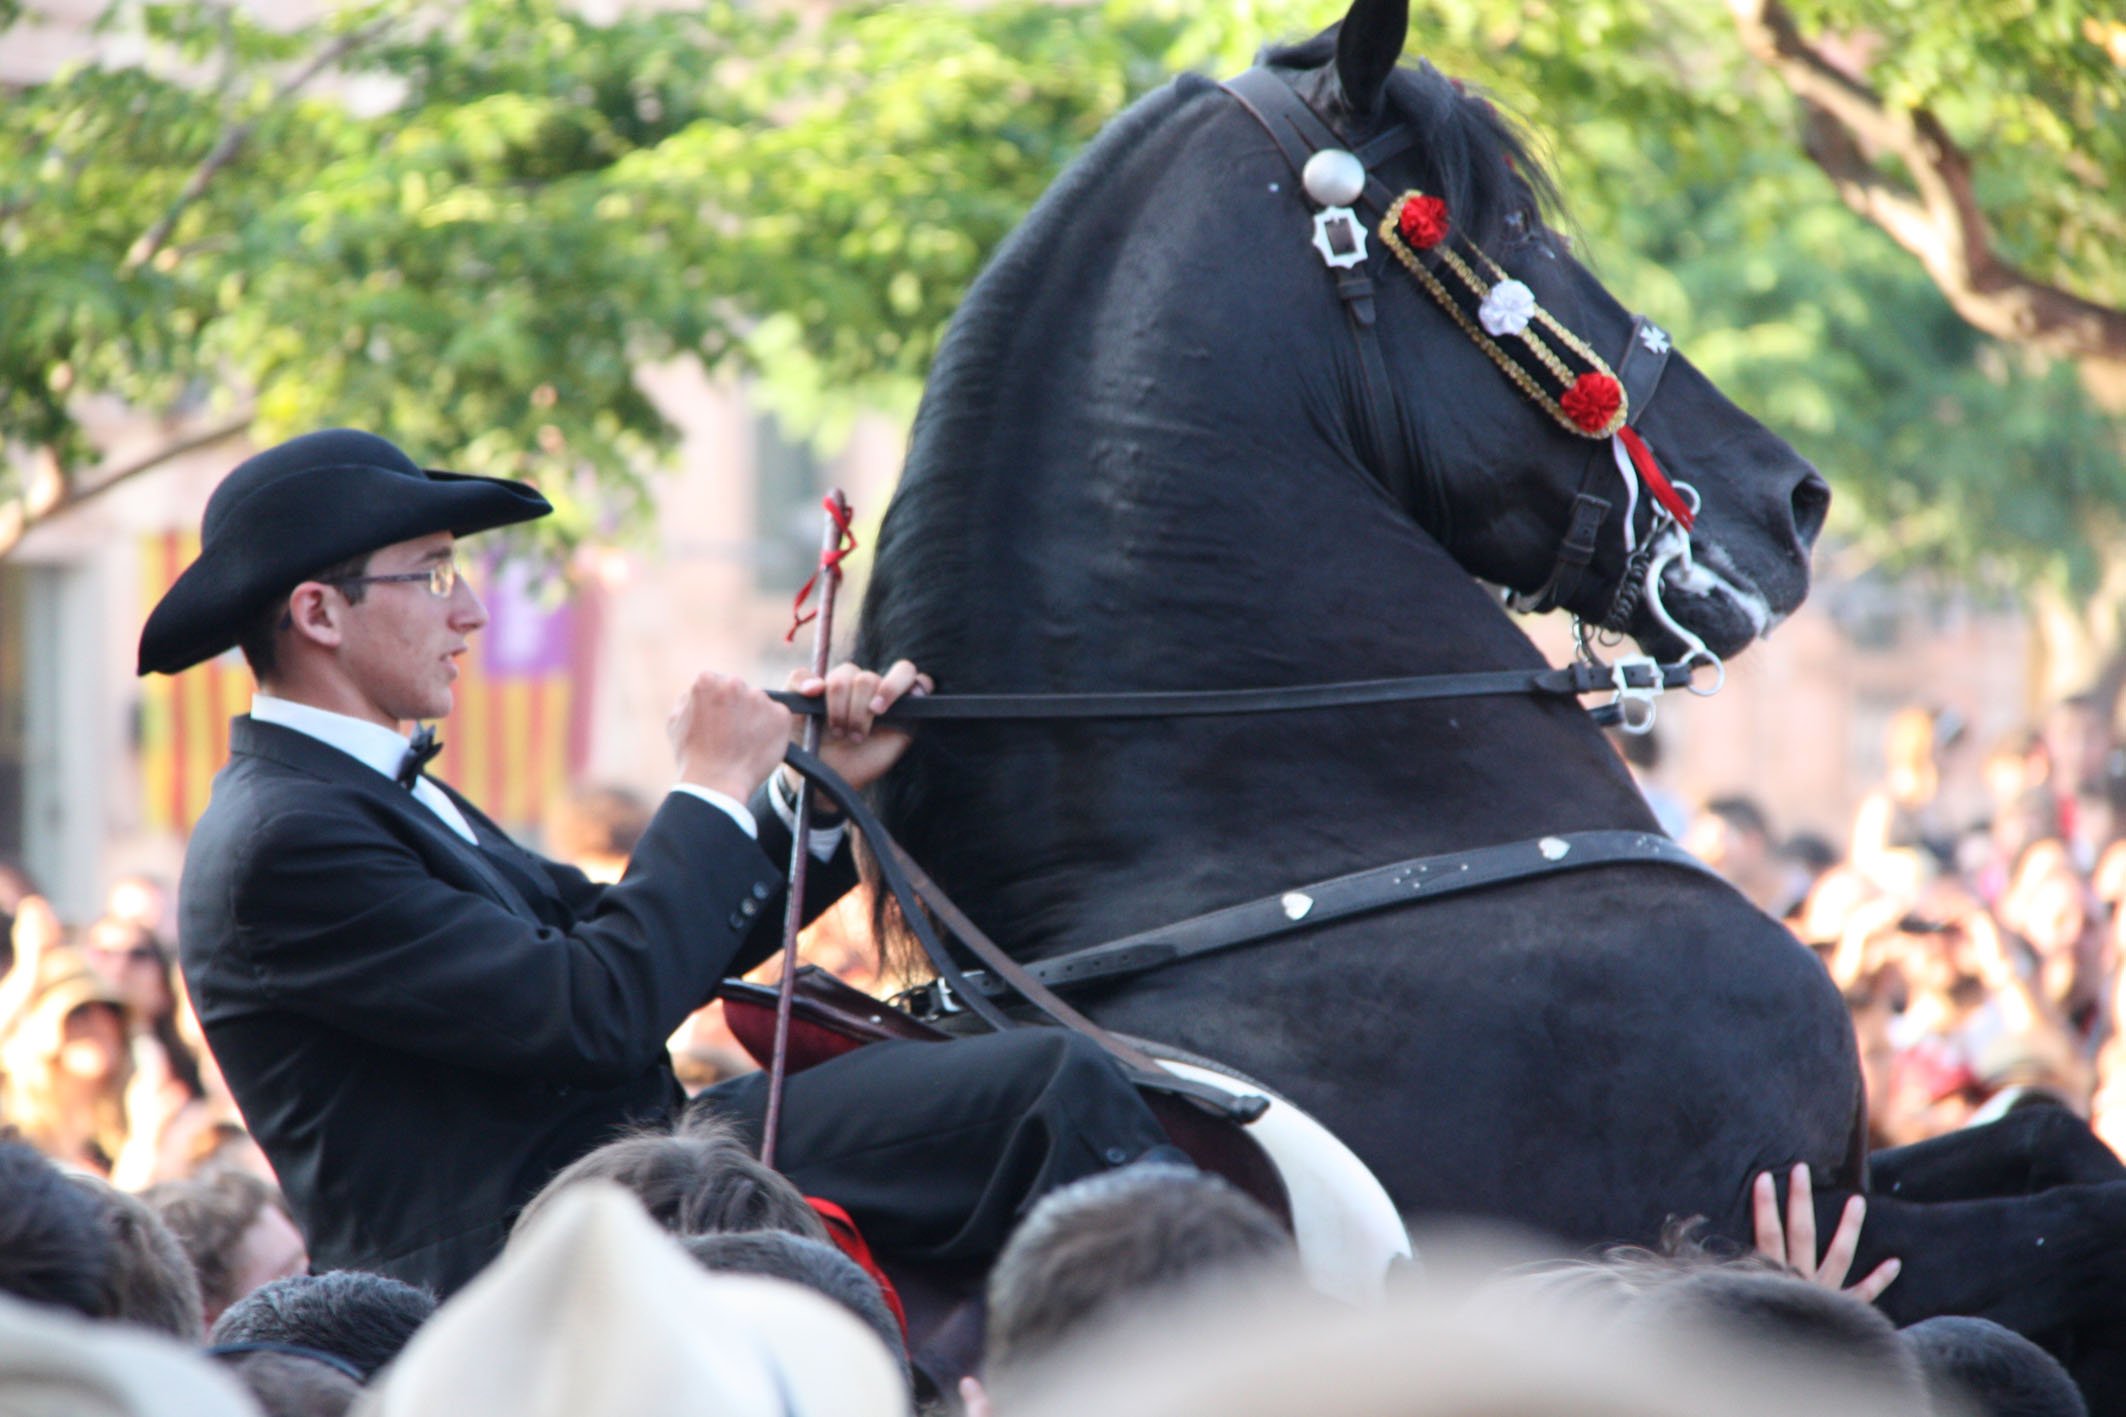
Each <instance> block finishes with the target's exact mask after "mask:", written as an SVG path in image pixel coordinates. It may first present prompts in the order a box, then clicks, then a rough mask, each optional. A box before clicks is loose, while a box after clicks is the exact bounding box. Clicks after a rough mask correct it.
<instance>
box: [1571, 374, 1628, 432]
mask: <svg viewBox="0 0 2126 1417" xmlns="http://www.w3.org/2000/svg"><path fill="white" fill-rule="evenodd" d="M1558 407H1559V408H1562V409H1564V410H1565V416H1566V417H1567V418H1569V419H1571V420H1572V421H1573V423H1574V424H1576V425H1577V426H1578V427H1579V428H1580V429H1581V430H1582V431H1583V432H1586V433H1591V434H1595V435H1600V434H1602V433H1604V432H1606V431H1608V429H1609V425H1610V423H1611V422H1612V421H1613V420H1614V419H1615V418H1616V416H1617V410H1618V409H1621V408H1622V407H1624V387H1623V385H1621V384H1619V383H1618V382H1617V381H1616V380H1615V379H1614V378H1613V377H1611V376H1610V375H1608V374H1597V373H1594V372H1592V371H1589V372H1588V373H1585V374H1582V375H1581V376H1580V377H1579V378H1577V379H1575V380H1573V383H1572V387H1571V388H1569V389H1567V390H1566V391H1565V395H1564V397H1563V398H1560V399H1559V400H1558Z"/></svg>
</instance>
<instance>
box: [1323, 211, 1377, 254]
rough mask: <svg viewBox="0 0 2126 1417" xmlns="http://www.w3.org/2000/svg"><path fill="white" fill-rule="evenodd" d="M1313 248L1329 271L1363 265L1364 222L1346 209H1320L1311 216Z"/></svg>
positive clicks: (1364, 246)
mask: <svg viewBox="0 0 2126 1417" xmlns="http://www.w3.org/2000/svg"><path fill="white" fill-rule="evenodd" d="M1314 249H1315V250H1317V251H1319V252H1321V259H1322V264H1324V265H1326V266H1330V267H1332V268H1336V267H1344V266H1356V265H1362V264H1364V262H1365V259H1366V227H1365V223H1364V222H1362V221H1360V220H1359V219H1358V213H1356V212H1354V211H1352V210H1351V209H1350V208H1349V207H1323V208H1322V209H1321V210H1320V211H1318V212H1316V213H1314Z"/></svg>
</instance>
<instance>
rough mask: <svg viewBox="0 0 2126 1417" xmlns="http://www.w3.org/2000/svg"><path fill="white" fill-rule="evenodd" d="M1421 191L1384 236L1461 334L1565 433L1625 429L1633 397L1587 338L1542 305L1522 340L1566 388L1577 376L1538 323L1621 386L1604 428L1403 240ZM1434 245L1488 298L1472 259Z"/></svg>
mask: <svg viewBox="0 0 2126 1417" xmlns="http://www.w3.org/2000/svg"><path fill="white" fill-rule="evenodd" d="M1422 195H1423V194H1422V193H1420V192H1405V193H1403V195H1402V196H1401V197H1400V198H1399V199H1397V200H1396V202H1395V203H1394V204H1393V205H1392V206H1390V207H1389V208H1388V214H1387V215H1386V216H1384V217H1382V218H1381V223H1380V238H1381V240H1382V241H1384V242H1386V243H1387V246H1388V249H1389V250H1390V251H1393V252H1394V253H1395V258H1396V259H1397V260H1399V261H1401V262H1402V263H1403V265H1404V266H1405V267H1407V268H1408V270H1409V272H1410V274H1412V275H1413V276H1416V277H1417V283H1418V284H1419V285H1421V286H1423V287H1424V288H1425V290H1426V292H1427V293H1428V294H1430V295H1431V296H1432V298H1433V299H1434V300H1436V301H1438V302H1439V304H1440V305H1441V306H1442V307H1443V308H1444V309H1445V310H1446V312H1447V313H1448V314H1449V315H1450V316H1452V317H1453V318H1454V323H1455V324H1457V325H1460V326H1461V327H1462V332H1463V333H1464V334H1466V335H1468V336H1469V338H1470V339H1472V340H1475V341H1476V344H1477V348H1479V349H1481V350H1483V351H1484V353H1486V354H1488V355H1490V356H1491V362H1492V363H1494V364H1496V365H1498V367H1499V369H1500V371H1501V372H1503V373H1504V374H1505V376H1506V377H1507V378H1509V379H1511V380H1512V381H1513V382H1514V384H1515V385H1516V386H1518V387H1519V389H1520V391H1521V392H1522V393H1524V394H1526V395H1528V397H1529V398H1530V399H1532V400H1534V402H1535V403H1536V404H1537V405H1538V406H1539V407H1541V408H1542V409H1543V410H1544V411H1545V412H1547V413H1548V414H1549V415H1550V416H1551V417H1552V418H1553V419H1555V420H1557V423H1558V426H1560V427H1561V428H1563V429H1564V430H1565V431H1566V432H1568V433H1572V434H1575V435H1576V436H1578V437H1582V438H1607V437H1609V436H1610V435H1611V434H1612V433H1615V432H1616V431H1617V430H1618V429H1619V428H1622V427H1623V426H1624V424H1625V423H1626V422H1627V421H1628V420H1629V419H1630V417H1631V398H1630V395H1628V394H1627V393H1626V392H1625V391H1624V382H1623V380H1621V379H1619V378H1617V376H1616V373H1615V371H1614V370H1612V369H1611V368H1610V367H1609V365H1608V363H1607V362H1605V361H1604V360H1603V358H1602V357H1601V356H1600V355H1598V354H1596V353H1595V352H1594V351H1593V350H1592V349H1590V348H1588V346H1587V342H1586V341H1585V340H1583V339H1581V338H1580V337H1579V336H1578V335H1576V334H1574V333H1573V332H1572V331H1571V330H1568V329H1566V328H1565V327H1564V326H1563V325H1561V324H1559V323H1558V321H1557V320H1556V318H1555V317H1553V316H1552V315H1551V313H1550V312H1549V311H1548V310H1546V309H1544V308H1543V307H1542V306H1540V305H1538V306H1536V307H1535V311H1534V314H1533V315H1532V316H1531V317H1530V320H1529V328H1527V329H1524V330H1522V331H1521V341H1522V342H1523V343H1524V344H1526V345H1527V346H1528V352H1529V353H1530V354H1532V355H1534V356H1535V358H1536V362H1537V363H1539V364H1541V365H1542V366H1543V367H1544V368H1545V369H1546V370H1548V371H1549V372H1550V374H1551V376H1552V377H1553V378H1555V379H1556V380H1557V381H1558V382H1559V383H1560V384H1562V385H1564V386H1565V388H1567V389H1570V388H1572V386H1573V385H1574V383H1575V382H1577V380H1578V376H1577V375H1575V374H1574V373H1573V372H1572V370H1571V369H1570V368H1568V367H1567V366H1566V363H1565V361H1564V360H1563V359H1562V358H1561V357H1559V355H1558V353H1557V351H1556V350H1554V349H1552V348H1551V347H1550V346H1549V344H1547V343H1546V342H1545V341H1544V340H1543V338H1542V336H1541V335H1540V334H1538V333H1537V332H1536V329H1535V326H1537V325H1540V326H1542V327H1543V328H1544V329H1546V330H1548V331H1549V332H1550V333H1551V334H1552V335H1554V336H1556V338H1557V340H1558V343H1560V344H1562V345H1564V346H1565V348H1566V349H1567V350H1569V351H1570V352H1572V353H1573V354H1575V355H1578V356H1579V357H1580V358H1581V359H1582V360H1584V361H1585V362H1586V363H1587V364H1588V366H1589V368H1590V369H1591V371H1592V372H1594V373H1597V374H1601V375H1603V376H1605V377H1607V378H1608V379H1609V381H1610V382H1611V383H1612V384H1613V385H1614V386H1615V387H1616V390H1617V411H1616V412H1615V413H1614V414H1612V415H1611V416H1610V418H1609V421H1608V422H1607V423H1604V424H1603V425H1602V426H1601V427H1600V428H1595V429H1588V428H1582V427H1581V426H1580V425H1579V424H1578V423H1577V422H1575V421H1574V420H1573V417H1572V415H1571V414H1569V413H1567V412H1566V411H1565V409H1564V406H1563V405H1561V404H1560V403H1559V402H1558V400H1557V397H1556V396H1555V395H1553V394H1551V393H1550V392H1549V391H1548V390H1546V389H1544V388H1543V386H1542V385H1541V384H1539V383H1538V382H1536V377H1535V375H1533V374H1531V373H1529V372H1528V371H1527V370H1526V369H1524V368H1523V367H1521V364H1520V362H1519V361H1518V360H1516V359H1514V358H1513V356H1511V355H1509V354H1508V353H1506V351H1505V350H1504V349H1502V348H1500V347H1499V344H1498V341H1496V340H1494V339H1493V338H1492V337H1491V335H1490V334H1489V332H1487V331H1486V330H1485V329H1484V327H1483V326H1482V325H1480V324H1478V323H1477V322H1476V321H1475V320H1474V319H1473V318H1471V317H1470V315H1469V312H1468V311H1466V310H1464V309H1463V308H1462V306H1461V304H1460V302H1458V301H1457V300H1456V299H1455V298H1454V295H1453V293H1452V292H1451V291H1449V290H1448V289H1447V287H1446V286H1445V285H1443V284H1441V283H1440V279H1439V277H1438V276H1435V275H1434V274H1432V272H1431V270H1430V269H1429V268H1428V267H1427V266H1426V265H1425V263H1424V261H1423V260H1422V259H1420V258H1419V256H1418V254H1417V252H1416V251H1414V250H1412V249H1411V247H1410V244H1409V243H1408V242H1406V241H1404V240H1403V233H1402V212H1403V207H1404V205H1405V204H1406V203H1408V202H1410V201H1411V200H1413V199H1414V198H1417V197H1419V196H1422ZM1447 239H1448V240H1452V239H1454V238H1453V237H1452V236H1450V237H1448V238H1447ZM1435 249H1437V250H1438V251H1439V254H1440V260H1441V263H1442V264H1444V265H1445V266H1446V267H1447V269H1448V270H1450V271H1452V272H1454V274H1455V276H1456V278H1457V279H1459V280H1460V281H1461V283H1462V284H1463V285H1465V286H1467V287H1468V288H1469V290H1470V291H1471V293H1473V294H1474V295H1475V296H1476V298H1477V299H1478V300H1479V301H1482V300H1483V299H1484V297H1485V296H1487V295H1488V294H1490V292H1491V285H1490V284H1489V283H1487V282H1486V281H1484V280H1483V279H1482V278H1480V277H1479V276H1478V275H1477V273H1476V272H1475V271H1473V270H1471V269H1470V268H1469V263H1468V262H1467V261H1465V260H1463V259H1462V257H1461V255H1460V253H1458V252H1456V251H1455V250H1454V249H1453V248H1452V247H1449V246H1446V245H1445V244H1442V245H1441V246H1439V247H1437V248H1435ZM1471 249H1472V250H1474V249H1475V248H1474V247H1472V248H1471ZM1476 258H1477V259H1478V260H1479V261H1482V262H1483V263H1484V265H1485V267H1486V268H1487V269H1489V270H1490V272H1491V273H1492V275H1493V276H1494V277H1495V278H1496V279H1497V280H1507V279H1510V278H1511V277H1510V276H1509V275H1508V274H1507V272H1506V271H1505V270H1504V269H1503V268H1502V267H1500V265H1499V264H1498V263H1497V262H1496V261H1494V260H1492V259H1491V258H1490V257H1489V256H1487V255H1485V254H1484V253H1483V252H1482V251H1477V252H1476Z"/></svg>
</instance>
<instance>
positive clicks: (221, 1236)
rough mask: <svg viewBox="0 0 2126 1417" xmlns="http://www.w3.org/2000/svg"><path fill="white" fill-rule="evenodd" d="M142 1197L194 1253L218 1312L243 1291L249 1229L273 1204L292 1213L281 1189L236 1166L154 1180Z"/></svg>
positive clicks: (205, 1295) (206, 1294)
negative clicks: (241, 1252) (242, 1255)
mask: <svg viewBox="0 0 2126 1417" xmlns="http://www.w3.org/2000/svg"><path fill="white" fill-rule="evenodd" d="M141 1198H142V1199H143V1200H145V1201H146V1202H147V1203H148V1204H149V1205H151V1206H153V1207H155V1213H156V1214H158V1215H160V1216H161V1217H162V1219H163V1223H164V1224H165V1225H168V1226H169V1227H170V1229H171V1231H172V1232H173V1233H175V1234H176V1236H177V1241H178V1243H179V1244H181V1245H183V1246H184V1247H185V1253H186V1254H187V1255H189V1256H191V1258H192V1268H193V1269H194V1271H196V1272H197V1273H198V1275H199V1293H200V1298H201V1299H202V1300H203V1301H204V1302H205V1304H206V1306H207V1312H209V1313H212V1314H219V1313H220V1312H221V1311H222V1310H224V1309H226V1308H228V1307H229V1306H230V1305H231V1304H233V1303H235V1302H236V1301H237V1300H238V1299H241V1298H242V1297H243V1295H241V1294H238V1293H237V1292H236V1284H237V1273H236V1262H237V1259H238V1253H237V1252H238V1249H239V1247H240V1246H241V1244H242V1242H243V1238H244V1236H245V1234H246V1233H247V1232H249V1230H250V1229H251V1227H252V1226H253V1225H255V1224H256V1223H257V1222H258V1218H259V1216H260V1215H261V1214H263V1213H264V1212H265V1210H266V1208H267V1207H268V1206H271V1207H273V1208H274V1209H275V1210H278V1211H279V1212H280V1213H281V1214H283V1215H288V1204H287V1202H286V1201H284V1200H282V1199H281V1194H280V1192H279V1191H277V1190H275V1189H274V1188H273V1186H272V1185H271V1184H270V1183H268V1182H267V1181H266V1180H264V1179H263V1178H262V1177H259V1176H256V1175H253V1174H252V1173H251V1172H249V1171H245V1170H242V1169H241V1168H239V1167H235V1166H214V1167H209V1168H208V1169H206V1170H205V1171H202V1172H200V1173H199V1174H198V1175H197V1176H193V1177H191V1178H189V1179H187V1180H183V1181H165V1182H163V1183H162V1184H161V1185H157V1186H150V1187H149V1188H148V1189H147V1190H146V1191H144V1192H142V1193H141ZM289 1218H290V1219H291V1220H292V1219H293V1218H294V1217H293V1216H290V1217H289Z"/></svg>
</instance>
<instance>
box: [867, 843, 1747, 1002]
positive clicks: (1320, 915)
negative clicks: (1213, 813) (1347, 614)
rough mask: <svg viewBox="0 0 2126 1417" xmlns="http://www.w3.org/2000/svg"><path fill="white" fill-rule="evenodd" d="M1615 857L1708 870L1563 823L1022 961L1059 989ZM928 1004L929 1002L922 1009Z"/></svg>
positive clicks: (1663, 850)
mask: <svg viewBox="0 0 2126 1417" xmlns="http://www.w3.org/2000/svg"><path fill="white" fill-rule="evenodd" d="M1620 864H1659V865H1667V866H1677V867H1681V868H1683V869H1685V870H1690V871H1697V872H1701V873H1704V874H1707V875H1710V874H1712V872H1711V868H1709V867H1707V866H1706V865H1705V863H1703V862H1702V861H1700V860H1698V858H1697V857H1695V856H1693V855H1691V854H1690V853H1689V852H1688V851H1685V850H1684V849H1683V848H1682V847H1681V846H1678V845H1677V844H1676V843H1675V842H1674V841H1672V840H1670V839H1669V838H1668V837H1665V836H1662V835H1661V834H1660V833H1658V832H1640V831H1614V830H1612V831H1583V832H1565V833H1562V834H1560V835H1558V836H1546V837H1541V838H1538V839H1536V840H1534V841H1516V842H1509V843H1507V844H1506V845H1503V846H1480V847H1477V848H1475V849H1473V850H1469V851H1455V852H1449V853H1447V854H1445V855H1440V856H1418V857H1413V858H1411V859H1410V860H1407V861H1397V862H1395V863H1394V864H1392V865H1388V866H1378V867H1375V868H1374V869H1372V870H1370V871H1359V872H1356V873H1354V874H1352V875H1348V876H1337V877H1334V878H1332V879H1330V880H1326V881H1316V882H1314V883H1312V884H1310V885H1304V886H1300V887H1298V888H1297V889H1295V890H1289V891H1283V892H1280V893H1279V894H1277V895H1272V896H1263V897H1262V898H1261V899H1259V900H1251V901H1248V902H1247V903H1245V904H1243V905H1234V906H1228V907H1226V908H1225V909H1223V910H1214V911H1211V912H1210V913H1209V914H1206V915H1197V916H1192V917H1191V918H1189V919H1187V920H1182V921H1179V922H1177V923H1175V924H1172V925H1164V926H1161V927H1160V928H1158V929H1156V930H1146V931H1142V932H1140V933H1138V934H1135V935H1126V936H1124V937H1123V938H1121V939H1119V940H1110V941H1108V942H1106V943H1105V944H1099V945H1088V946H1086V947H1085V948H1083V949H1078V950H1072V951H1071V952H1070V953H1068V954H1061V955H1052V956H1050V957H1049V958H1047V959H1043V960H1037V961H1035V962H1034V963H1032V964H1029V965H1026V966H1024V968H1025V969H1026V971H1027V972H1028V973H1030V974H1031V975H1033V977H1034V978H1035V979H1038V980H1040V981H1041V982H1042V983H1043V984H1046V985H1049V986H1050V987H1052V988H1059V989H1061V988H1069V987H1072V986H1074V985H1082V984H1089V983H1093V982H1095V981H1112V980H1116V979H1125V978H1128V977H1130V976H1132V975H1137V974H1143V973H1145V972H1147V971H1149V970H1154V969H1163V968H1165V967H1166V966H1168V965H1173V964H1180V963H1182V962H1184V961H1186V960H1191V959H1200V958H1201V957H1203V956H1204V955H1208V954H1216V953H1218V952H1220V951H1222V950H1229V949H1235V948H1238V947H1239V946H1242V945H1254V944H1261V943H1263V942H1264V941H1267V940H1274V939H1277V938H1278V937H1279V936H1282V935H1290V934H1294V933H1296V932H1298V931H1301V930H1307V929H1311V928H1313V927H1314V926H1316V925H1325V924H1327V923H1329V922H1330V921H1332V920H1346V919H1349V918H1350V917H1352V916H1354V915H1364V914H1369V913H1371V912H1373V911H1377V910H1385V909H1388V908H1389V907H1391V906H1396V905H1405V904H1415V903H1417V902H1420V901H1428V900H1439V899H1442V898H1444V897H1447V896H1453V895H1464V894H1466V893H1468V892H1470V891H1475V890H1484V889H1486V888H1488V887H1491V886H1499V885H1505V884H1507V883H1508V882H1512V881H1523V880H1529V879H1532V878H1534V877H1537V876H1554V875H1560V874H1562V873H1564V872H1567V871H1584V870H1586V869H1588V868H1589V867H1593V866H1612V865H1620ZM970 986H971V987H973V988H975V989H977V990H979V991H981V992H982V993H984V994H987V995H990V996H992V997H997V996H1002V995H1006V994H1009V993H1011V992H1012V990H1011V989H1010V987H1009V986H1007V985H1005V984H1003V983H1002V982H1001V981H998V980H995V979H992V978H990V977H989V976H988V975H986V974H984V973H982V972H980V971H975V972H973V973H970V974H968V975H967V976H966V977H965V978H964V979H963V980H959V981H955V982H954V985H953V992H954V993H955V994H957V995H958V1002H960V1003H964V1004H967V1005H969V1006H971V1005H972V1004H973V1002H974V1001H973V1000H972V999H971V998H968V997H967V996H966V994H965V992H964V991H965V990H966V989H967V988H969V987H970ZM902 999H903V1000H904V1001H906V1004H907V1005H908V1006H910V1007H911V1011H912V1012H914V1013H915V1014H916V1016H917V1017H918V1018H921V1017H926V1016H928V1017H935V1016H936V1015H937V1014H938V1013H951V1012H953V1011H954V1003H953V1001H952V1000H949V999H946V998H944V997H942V996H940V995H939V994H938V993H937V992H936V991H935V990H934V989H933V988H932V987H931V986H928V985H924V986H920V987H918V988H916V989H911V990H909V991H907V993H906V994H904V995H902ZM926 1009H928V1010H930V1012H929V1013H928V1014H926V1013H925V1010H926Z"/></svg>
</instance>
